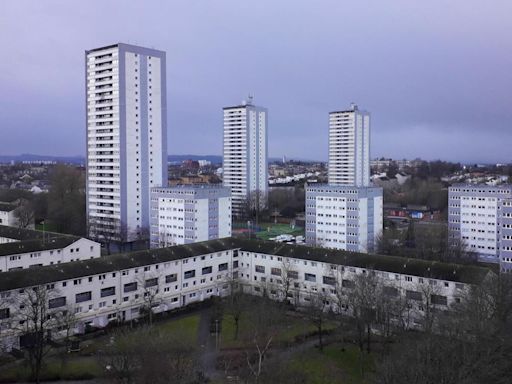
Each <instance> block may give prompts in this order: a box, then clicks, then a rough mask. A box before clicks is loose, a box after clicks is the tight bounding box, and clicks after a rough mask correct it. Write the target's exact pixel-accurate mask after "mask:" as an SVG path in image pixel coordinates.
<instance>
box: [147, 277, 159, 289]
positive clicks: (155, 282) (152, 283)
mask: <svg viewBox="0 0 512 384" xmlns="http://www.w3.org/2000/svg"><path fill="white" fill-rule="evenodd" d="M155 285H158V277H153V278H152V279H147V280H146V281H145V282H144V288H149V287H154V286H155Z"/></svg>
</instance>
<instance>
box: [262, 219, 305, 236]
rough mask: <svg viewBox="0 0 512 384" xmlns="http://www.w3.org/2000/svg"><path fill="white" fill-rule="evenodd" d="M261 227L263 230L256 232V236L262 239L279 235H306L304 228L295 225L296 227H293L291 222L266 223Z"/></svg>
mask: <svg viewBox="0 0 512 384" xmlns="http://www.w3.org/2000/svg"><path fill="white" fill-rule="evenodd" d="M260 227H261V229H262V230H261V231H260V232H257V233H256V237H257V238H258V239H261V240H268V239H269V238H271V237H276V236H279V235H293V236H299V235H304V228H301V227H295V229H292V228H291V227H290V225H289V224H273V223H264V224H260Z"/></svg>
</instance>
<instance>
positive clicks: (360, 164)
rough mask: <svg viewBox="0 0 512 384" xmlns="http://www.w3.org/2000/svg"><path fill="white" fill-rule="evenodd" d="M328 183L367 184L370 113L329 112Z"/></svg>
mask: <svg viewBox="0 0 512 384" xmlns="http://www.w3.org/2000/svg"><path fill="white" fill-rule="evenodd" d="M328 182H329V184H330V185H355V186H358V187H365V186H369V185H370V114H369V113H368V112H366V111H360V110H359V109H358V107H357V105H355V104H352V106H351V109H349V110H345V111H336V112H330V113H329V164H328Z"/></svg>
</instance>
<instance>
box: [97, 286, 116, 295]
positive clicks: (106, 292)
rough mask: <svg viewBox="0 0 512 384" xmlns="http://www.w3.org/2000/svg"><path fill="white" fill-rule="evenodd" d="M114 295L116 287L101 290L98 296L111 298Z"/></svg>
mask: <svg viewBox="0 0 512 384" xmlns="http://www.w3.org/2000/svg"><path fill="white" fill-rule="evenodd" d="M115 294H116V287H108V288H103V289H102V290H101V291H100V296H101V297H107V296H113V295H115Z"/></svg>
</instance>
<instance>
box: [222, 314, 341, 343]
mask: <svg viewBox="0 0 512 384" xmlns="http://www.w3.org/2000/svg"><path fill="white" fill-rule="evenodd" d="M248 326H249V322H248V319H247V318H246V317H245V318H244V317H242V318H241V319H240V324H239V339H238V340H235V339H234V335H235V322H234V320H233V318H232V317H231V316H229V315H225V316H224V318H223V319H222V332H221V348H240V347H243V342H242V341H241V340H240V339H241V338H242V337H243V335H244V333H246V332H247V329H248ZM334 328H336V324H335V323H334V322H331V323H326V325H325V326H324V330H326V331H328V330H332V329H334ZM315 331H316V327H315V326H314V325H313V324H311V323H310V322H309V321H308V320H307V319H303V318H300V317H296V316H287V318H286V328H285V329H284V330H282V331H281V332H279V334H278V335H277V336H276V338H275V339H274V340H275V343H292V342H294V341H296V339H297V338H298V337H300V336H303V335H308V334H311V333H313V332H315Z"/></svg>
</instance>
